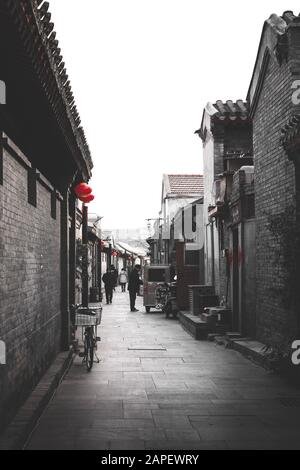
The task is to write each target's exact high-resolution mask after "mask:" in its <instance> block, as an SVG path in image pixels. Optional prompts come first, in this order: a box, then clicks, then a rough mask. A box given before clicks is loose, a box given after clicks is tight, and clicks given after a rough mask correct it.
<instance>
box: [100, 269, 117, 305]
mask: <svg viewBox="0 0 300 470" xmlns="http://www.w3.org/2000/svg"><path fill="white" fill-rule="evenodd" d="M102 281H103V282H104V287H105V295H106V303H107V304H111V303H112V298H113V289H114V286H115V274H114V272H113V271H112V270H111V269H110V270H109V271H107V272H106V273H105V274H103V276H102Z"/></svg>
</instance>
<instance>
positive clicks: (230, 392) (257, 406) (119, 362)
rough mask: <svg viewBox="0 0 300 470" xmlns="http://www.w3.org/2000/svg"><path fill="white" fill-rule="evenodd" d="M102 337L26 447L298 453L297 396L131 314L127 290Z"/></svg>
mask: <svg viewBox="0 0 300 470" xmlns="http://www.w3.org/2000/svg"><path fill="white" fill-rule="evenodd" d="M138 302H139V303H141V299H139V301H138ZM101 337H102V342H101V343H100V351H99V352H100V355H101V358H102V361H101V363H100V364H95V365H94V368H93V370H92V371H91V372H90V373H87V372H86V371H85V368H84V366H83V365H82V364H81V359H80V358H77V359H76V360H75V363H74V365H73V366H72V368H71V370H70V371H69V373H68V375H67V376H66V377H65V380H64V381H63V382H62V384H61V385H60V387H59V389H58V391H57V393H56V395H55V397H54V399H53V400H52V402H51V403H50V405H49V407H48V408H47V410H46V411H45V413H44V415H43V417H42V418H41V420H40V422H39V424H38V426H37V428H36V430H35V432H34V433H33V435H32V437H31V439H30V441H29V443H28V446H27V448H28V449H99V450H101V449H134V450H137V449H155V450H156V449H170V450H173V449H248V448H250V449H261V448H262V449H269V448H271V449H273V448H274V449H278V448H280V449H283V448H284V449H285V448H292V449H295V448H298V449H299V448H300V390H299V389H298V390H297V389H296V388H293V387H292V386H290V385H288V384H287V383H285V381H284V380H283V379H281V378H279V377H277V376H275V375H273V374H271V373H269V372H266V371H265V370H264V369H262V368H261V367H259V366H256V365H254V364H252V363H251V362H249V361H248V360H246V359H245V358H243V357H242V356H241V355H240V354H239V353H237V352H235V351H232V350H228V349H224V348H223V347H221V346H216V345H215V344H213V343H209V342H203V341H202V342H200V341H195V340H194V339H193V338H191V337H190V336H189V335H188V334H187V333H186V332H185V331H184V330H183V329H182V327H181V326H180V324H179V323H178V322H177V321H176V320H173V319H168V320H167V319H165V317H164V316H163V315H162V314H161V313H158V312H156V313H155V312H154V313H150V314H146V313H144V311H143V308H142V307H141V306H140V312H136V313H132V312H129V309H128V294H127V293H125V294H121V293H118V294H116V295H115V298H114V302H113V304H112V305H109V306H104V311H103V323H102V327H101ZM130 348H132V349H130ZM139 349H140V350H139Z"/></svg>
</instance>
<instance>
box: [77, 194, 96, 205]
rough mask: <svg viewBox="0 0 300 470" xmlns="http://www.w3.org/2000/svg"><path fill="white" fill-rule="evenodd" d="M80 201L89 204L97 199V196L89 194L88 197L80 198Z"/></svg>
mask: <svg viewBox="0 0 300 470" xmlns="http://www.w3.org/2000/svg"><path fill="white" fill-rule="evenodd" d="M78 199H80V201H82V202H86V203H89V202H91V201H93V200H94V199H95V196H94V195H93V194H89V195H88V196H80V197H79V198H78Z"/></svg>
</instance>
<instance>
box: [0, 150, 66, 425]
mask: <svg viewBox="0 0 300 470" xmlns="http://www.w3.org/2000/svg"><path fill="white" fill-rule="evenodd" d="M0 201H1V206H0V234H1V235H0V339H2V340H4V341H5V342H6V347H7V365H6V366H0V416H1V415H2V416H3V412H4V410H5V412H7V411H8V410H9V411H13V409H14V408H15V407H16V406H17V405H18V404H19V403H20V402H21V401H22V399H23V398H24V397H25V395H26V394H27V393H28V391H29V390H30V389H31V387H33V386H34V385H35V383H36V382H37V380H38V379H39V378H40V376H41V374H42V373H43V372H44V371H45V369H46V368H47V366H48V365H49V364H50V362H51V360H52V358H53V357H54V356H55V355H56V353H57V352H58V350H59V343H60V202H59V201H58V200H57V217H56V220H54V219H53V218H52V217H51V193H50V191H48V190H47V189H46V188H45V187H44V186H42V185H41V184H40V183H39V182H38V183H37V207H33V206H32V205H30V204H29V203H28V195H27V170H26V168H24V167H23V166H21V165H20V163H19V162H18V161H17V160H16V159H15V158H13V157H12V156H11V155H10V154H9V153H8V152H7V151H5V150H4V154H3V185H1V184H0ZM5 414H7V413H5Z"/></svg>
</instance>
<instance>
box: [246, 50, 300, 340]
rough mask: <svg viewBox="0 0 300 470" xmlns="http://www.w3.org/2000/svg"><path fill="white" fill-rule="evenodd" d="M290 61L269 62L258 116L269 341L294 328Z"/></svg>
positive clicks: (261, 252)
mask: <svg viewBox="0 0 300 470" xmlns="http://www.w3.org/2000/svg"><path fill="white" fill-rule="evenodd" d="M291 83H292V77H291V74H290V70H289V67H288V64H286V63H284V64H282V65H281V67H279V65H278V63H277V61H276V60H275V58H273V57H272V58H271V59H270V62H269V64H268V68H267V72H266V76H265V80H264V83H263V87H262V90H261V95H260V98H259V102H258V106H257V109H256V112H255V115H254V120H253V146H254V166H255V208H256V256H257V259H256V277H257V291H256V311H257V336H258V339H260V340H262V341H264V342H267V343H271V344H273V343H281V342H285V341H289V339H290V337H292V336H293V335H294V334H295V328H296V312H295V305H294V294H295V288H296V285H295V276H294V273H295V261H294V260H295V257H294V249H295V246H294V236H293V233H294V224H295V170H294V166H293V164H292V163H291V162H289V161H288V158H287V156H286V154H285V153H284V151H283V149H282V148H281V146H280V142H279V138H280V129H281V128H282V127H283V126H284V125H285V124H286V122H287V121H288V118H289V117H290V115H291V113H292V109H291V108H292V106H291V99H290V98H291Z"/></svg>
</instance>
